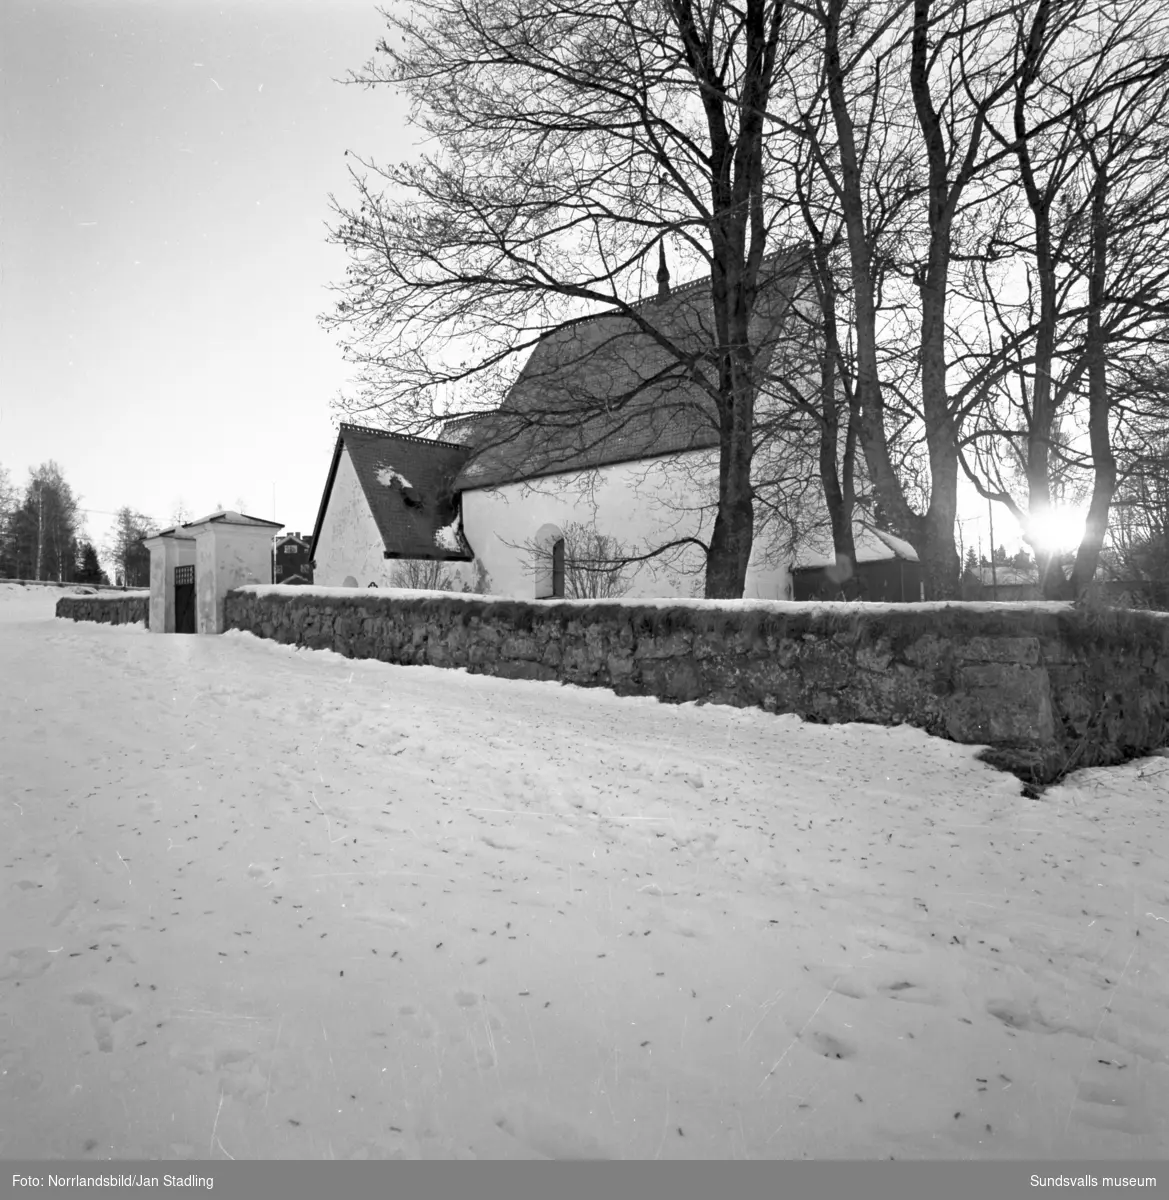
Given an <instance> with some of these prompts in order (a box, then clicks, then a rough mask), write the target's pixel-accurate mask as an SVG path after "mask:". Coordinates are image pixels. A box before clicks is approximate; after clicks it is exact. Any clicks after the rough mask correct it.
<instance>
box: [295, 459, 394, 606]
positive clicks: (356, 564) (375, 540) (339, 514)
mask: <svg viewBox="0 0 1169 1200" xmlns="http://www.w3.org/2000/svg"><path fill="white" fill-rule="evenodd" d="M313 561H314V563H315V564H316V565H315V566H314V568H313V582H314V583H316V584H319V585H320V586H321V587H343V586H344V585H345V581H346V579H347V578H353V579H354V580H356V586H357V587H367V586H368V585H369V584H371V583H373V584H376V585H377V586H378V587H389V586H390V574H391V571H392V569H393V563H391V562H390V561H388V560H387V559H386V557H385V543H384V542H383V541H382V535H381V533H380V532H379V531H378V527H377V523H376V522H375V521H374V519H373V513H371V512H370V511H369V502H368V501H367V500H366V498H365V492H364V491H362V488H361V481H360V480H359V479H358V478H357V471H356V470H355V469H354V466H353V461H352V459H350V457H349V451H348V450H347V449H345V448H344V447H342V450H341V459H340V461H339V462H338V463H337V474H336V476H335V477H334V479H333V490H332V493H331V494H330V496H329V505H328V508H327V509H326V510H325V519H324V521H323V522H322V523H321V533H320V536H319V537H318V538H317V551H316V555H315V557H314V559H313Z"/></svg>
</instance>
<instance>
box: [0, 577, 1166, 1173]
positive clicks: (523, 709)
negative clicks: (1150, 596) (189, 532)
mask: <svg viewBox="0 0 1169 1200" xmlns="http://www.w3.org/2000/svg"><path fill="white" fill-rule="evenodd" d="M47 591H48V589H46V592H47ZM58 595H59V593H58V592H56V590H55V589H53V590H52V594H51V595H46V594H45V593H44V592H41V593H37V592H33V591H32V590H31V589H29V590H28V591H26V590H24V589H19V588H13V587H11V586H7V585H2V584H0V680H2V681H3V685H2V686H0V902H2V905H3V907H2V909H0V912H2V918H0V1156H2V1157H14V1156H17V1155H21V1156H24V1155H30V1156H35V1157H64V1156H69V1157H74V1156H87V1157H94V1158H100V1157H113V1158H119V1159H126V1158H138V1157H160V1158H175V1157H179V1158H195V1159H198V1158H204V1157H216V1158H218V1157H223V1156H225V1155H230V1156H233V1157H235V1158H269V1157H279V1158H321V1157H336V1158H352V1157H371V1158H374V1157H392V1156H407V1157H455V1156H458V1157H472V1156H477V1157H487V1158H515V1157H535V1156H548V1157H621V1158H628V1157H637V1158H653V1157H662V1158H675V1157H693V1158H733V1157H776V1158H791V1157H801V1156H811V1157H828V1156H847V1157H865V1158H870V1157H887V1156H889V1155H893V1156H896V1157H898V1158H903V1157H909V1158H922V1157H928V1158H962V1157H976V1158H981V1157H985V1158H1017V1157H1025V1156H1038V1157H1052V1158H1055V1157H1060V1156H1076V1157H1084V1156H1087V1157H1097V1156H1099V1157H1107V1158H1120V1157H1132V1158H1144V1159H1150V1158H1164V1157H1167V1156H1169V1007H1167V1006H1166V996H1167V995H1169V870H1167V866H1169V838H1167V837H1166V805H1165V803H1164V798H1165V795H1166V794H1169V786H1167V785H1169V759H1165V758H1155V759H1148V760H1145V761H1144V762H1140V763H1132V764H1129V765H1127V766H1125V767H1120V768H1111V769H1107V770H1096V771H1089V772H1083V773H1081V774H1080V775H1077V776H1075V777H1074V778H1073V779H1072V780H1070V781H1069V783H1068V784H1067V785H1066V786H1064V787H1061V788H1058V789H1053V790H1052V791H1049V792H1048V793H1047V794H1046V795H1045V796H1044V797H1042V798H1041V799H1039V800H1027V799H1024V798H1023V797H1022V796H1020V795H1019V784H1018V782H1017V780H1015V779H1013V778H1012V777H1010V776H1006V775H1001V774H998V773H996V772H994V771H992V770H990V769H989V768H987V767H985V766H983V765H982V764H980V763H978V762H976V761H974V758H973V755H974V750H973V749H972V748H968V747H967V748H964V747H958V746H954V745H951V744H949V743H946V742H942V741H935V740H932V739H930V738H927V737H926V736H924V735H923V734H921V733H919V732H917V731H914V730H910V729H895V730H888V729H881V728H873V727H866V726H857V725H853V726H836V727H817V726H810V725H805V724H803V723H801V722H800V721H799V720H797V719H794V718H787V717H780V718H776V717H771V716H768V715H766V714H763V713H759V712H743V711H736V710H729V709H722V708H714V707H708V708H695V707H693V706H686V707H670V706H665V705H659V704H657V703H656V702H654V701H651V700H642V699H618V698H616V697H614V696H612V695H610V694H608V693H605V692H602V691H583V690H578V689H566V688H560V687H557V686H556V685H552V684H536V683H521V682H506V681H501V680H492V679H487V678H483V677H474V676H466V675H463V674H461V673H456V672H449V671H440V670H437V669H431V668H395V667H387V666H384V665H381V664H375V663H361V662H351V661H348V660H345V659H342V658H340V657H338V656H336V655H333V654H328V653H320V652H306V651H294V650H292V649H289V648H285V647H279V646H276V645H274V644H271V643H265V642H262V641H259V640H257V639H254V638H251V637H250V636H247V635H240V634H229V635H227V636H224V637H221V638H199V637H158V636H152V635H149V634H147V633H146V632H145V631H143V630H141V629H138V628H134V629H126V628H109V627H102V626H94V625H85V624H77V625H74V624H73V623H71V622H64V621H55V620H54V619H52V617H51V613H52V606H53V603H54V602H55V600H56V599H57V597H58ZM1158 772H1160V774H1159V775H1158V774H1157V773H1158Z"/></svg>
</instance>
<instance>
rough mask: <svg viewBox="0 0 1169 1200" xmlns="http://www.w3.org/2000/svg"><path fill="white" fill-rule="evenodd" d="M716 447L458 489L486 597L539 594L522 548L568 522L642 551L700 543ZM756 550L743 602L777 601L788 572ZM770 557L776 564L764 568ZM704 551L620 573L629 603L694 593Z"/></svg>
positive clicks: (534, 568) (689, 549)
mask: <svg viewBox="0 0 1169 1200" xmlns="http://www.w3.org/2000/svg"><path fill="white" fill-rule="evenodd" d="M717 470H718V457H717V451H693V452H691V453H688V454H680V455H672V456H669V457H663V458H660V459H651V460H648V461H642V462H634V463H616V464H614V465H612V466H608V467H602V468H600V469H598V470H596V471H584V472H568V473H564V474H561V475H553V476H549V477H547V478H544V479H536V480H532V481H531V482H529V483H517V484H507V485H504V486H502V487H499V488H496V489H490V488H481V489H476V490H474V491H467V492H464V493H463V495H462V504H463V532H464V534H465V535H466V538H467V540H468V542H469V543H470V545H471V548H472V549H473V550H474V551H475V556H476V559H477V560H478V562H479V563H481V564H482V566H483V568H484V569H485V570H486V571H487V574H488V575H489V577H490V588H491V591H492V593H493V594H495V595H500V596H511V597H514V598H516V599H525V600H527V599H534V598H537V592H538V591H539V588H540V580H541V577H542V575H541V571H540V567H539V564H538V563H535V562H533V555H532V553H531V551H530V549H529V547H530V546H532V545H534V544H535V543H537V542H540V543H542V542H546V541H547V540H548V537H547V534H548V527H553V528H558V529H559V530H560V531H561V532H563V530H564V529H565V527H566V526H568V525H569V524H572V523H574V522H579V523H580V524H582V525H585V526H588V527H591V528H594V529H595V530H596V531H597V532H598V533H600V534H605V535H607V536H610V537H614V538H616V539H618V540H619V541H620V542H622V543H624V545H625V550H626V552H627V553H629V554H643V553H647V552H648V551H651V550H654V549H656V548H657V547H659V546H661V545H662V544H664V543H667V542H671V541H675V540H678V539H681V538H685V537H692V536H698V537H703V538H705V537H707V536H708V535H709V526H710V523H711V521H712V520H713V517H712V514H711V513H710V512H709V511H706V512H703V511H702V499H701V498H702V497H703V496H704V495H710V489H711V488H712V486H713V484H714V481H715V480H716V479H717ZM769 549H770V547H768V546H766V545H763V544H757V545H756V547H755V550H754V552H753V553H752V557H751V563H750V565H749V567H748V570H747V581H746V588H745V590H744V598H745V599H764V600H784V599H787V598H789V597H790V595H791V576H790V572H789V571H788V566H787V563H786V562H785V561H784V560H783V556H782V555H772V554H769V553H768V551H769ZM771 558H774V559H775V560H776V561H774V562H768V559H771ZM704 564H705V555H704V553H703V551H702V549H701V547H699V546H693V545H691V546H686V547H684V548H683V549H681V550H680V551H678V552H676V553H671V554H666V555H662V556H660V557H659V558H656V559H650V560H648V561H647V562H644V563H642V564H639V565H631V566H630V567H629V568H627V576H626V578H627V580H628V582H629V588H628V590H627V591H626V592H625V595H626V596H627V597H629V598H630V599H638V598H652V597H675V596H684V597H691V596H701V595H702V592H703V583H704Z"/></svg>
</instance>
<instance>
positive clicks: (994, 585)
mask: <svg viewBox="0 0 1169 1200" xmlns="http://www.w3.org/2000/svg"><path fill="white" fill-rule="evenodd" d="M986 512H987V516H989V517H990V589H991V590H990V594H991V599H992V600H997V599H998V598H999V573H998V569H997V568H996V567H995V562H994V554H995V550H994V502H993V501H991V500H988V501H987V502H986Z"/></svg>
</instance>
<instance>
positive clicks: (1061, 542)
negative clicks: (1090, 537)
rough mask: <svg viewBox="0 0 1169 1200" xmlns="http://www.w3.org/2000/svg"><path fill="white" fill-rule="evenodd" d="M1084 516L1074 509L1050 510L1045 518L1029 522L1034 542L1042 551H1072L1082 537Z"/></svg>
mask: <svg viewBox="0 0 1169 1200" xmlns="http://www.w3.org/2000/svg"><path fill="white" fill-rule="evenodd" d="M1084 518H1085V514H1084V513H1083V512H1081V511H1079V510H1078V509H1075V508H1052V509H1050V510H1049V511H1048V513H1047V514H1046V516H1044V517H1040V518H1039V519H1038V520H1034V521H1032V522H1031V528H1032V531H1033V533H1034V536H1035V540H1036V541H1037V542H1038V543H1039V545H1040V547H1042V548H1043V549H1044V550H1048V551H1052V552H1057V553H1058V552H1063V551H1068V550H1074V549H1075V548H1076V547H1077V546H1078V545H1079V544H1080V539H1081V538H1082V537H1083V536H1084Z"/></svg>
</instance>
